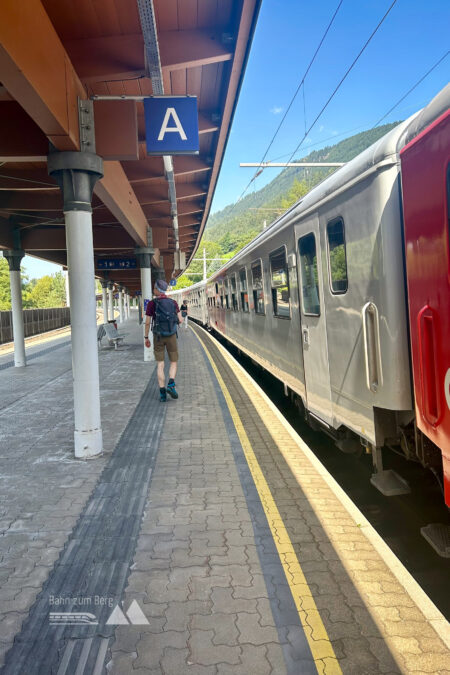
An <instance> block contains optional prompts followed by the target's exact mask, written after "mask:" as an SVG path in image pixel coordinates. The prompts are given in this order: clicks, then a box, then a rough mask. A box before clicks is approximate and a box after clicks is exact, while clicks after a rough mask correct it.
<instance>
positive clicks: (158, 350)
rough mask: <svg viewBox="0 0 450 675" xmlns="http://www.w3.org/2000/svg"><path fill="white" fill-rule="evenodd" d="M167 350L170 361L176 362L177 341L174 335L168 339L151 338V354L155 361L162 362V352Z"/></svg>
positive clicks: (160, 337)
mask: <svg viewBox="0 0 450 675" xmlns="http://www.w3.org/2000/svg"><path fill="white" fill-rule="evenodd" d="M165 349H167V353H168V355H169V360H170V361H178V340H177V336H176V333H174V335H169V337H162V336H156V335H154V336H153V353H154V354H155V361H164V350H165Z"/></svg>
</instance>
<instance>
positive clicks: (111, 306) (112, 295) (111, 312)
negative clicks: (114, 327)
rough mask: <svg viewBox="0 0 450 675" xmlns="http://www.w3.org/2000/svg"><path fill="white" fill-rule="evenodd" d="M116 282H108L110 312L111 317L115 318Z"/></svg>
mask: <svg viewBox="0 0 450 675" xmlns="http://www.w3.org/2000/svg"><path fill="white" fill-rule="evenodd" d="M113 290H114V284H113V282H112V281H109V282H108V313H109V318H110V319H114V294H113Z"/></svg>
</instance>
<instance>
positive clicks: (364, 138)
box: [177, 122, 399, 288]
mask: <svg viewBox="0 0 450 675" xmlns="http://www.w3.org/2000/svg"><path fill="white" fill-rule="evenodd" d="M397 124H399V123H398V122H394V123H393V124H385V125H384V126H382V127H377V128H376V129H370V130H369V131H363V132H362V133H360V134H356V135H355V136H350V138H346V139H345V140H343V141H341V142H340V143H337V144H336V145H331V146H327V147H326V148H322V150H315V151H314V152H311V153H310V154H309V155H307V156H306V157H303V158H302V160H298V161H304V162H326V161H328V162H348V161H349V160H351V159H353V157H356V155H358V154H359V153H360V152H362V151H363V150H365V149H366V148H368V147H369V146H370V145H372V143H375V141H377V140H378V139H379V138H381V137H382V136H384V134H386V133H387V132H388V131H390V130H391V129H393V128H394V127H395V126H397ZM267 171H270V169H267ZM333 171H335V169H333V168H330V169H315V168H311V169H302V168H290V169H284V171H282V172H281V173H280V174H279V175H278V176H277V177H276V178H274V179H273V180H272V181H271V182H270V183H268V184H267V185H265V186H264V187H263V188H261V190H258V191H257V192H252V193H250V194H248V195H247V196H246V197H244V198H243V199H242V200H241V201H240V202H239V203H237V204H229V205H228V206H226V207H225V208H224V209H222V211H218V212H216V213H214V214H213V215H212V216H210V218H209V220H208V224H207V226H206V230H205V234H204V236H203V238H202V241H201V243H200V247H199V249H198V252H197V255H196V257H195V260H194V261H193V262H192V263H191V265H190V266H189V269H188V270H187V271H186V272H185V273H184V274H183V275H181V277H179V279H178V281H177V288H185V287H187V286H190V285H191V284H193V283H195V282H197V281H200V280H201V278H202V276H203V263H202V261H201V260H200V258H201V256H202V254H203V249H205V250H206V255H207V258H208V259H209V260H208V269H207V273H208V276H209V275H210V274H212V273H213V272H214V271H215V270H217V269H219V268H220V267H221V265H222V264H223V262H224V260H225V259H229V258H232V257H233V256H234V255H235V254H236V253H238V251H240V250H241V248H242V247H243V246H245V245H246V244H248V243H249V242H250V241H251V240H252V239H254V238H255V237H256V235H257V234H259V233H260V232H261V230H262V229H263V227H264V221H266V224H267V225H270V223H271V222H273V221H274V220H275V218H277V216H278V215H280V214H281V213H283V212H284V211H286V210H287V209H288V208H289V207H290V206H292V204H294V203H295V202H296V201H297V200H298V199H300V197H302V196H303V195H305V194H306V193H307V192H308V191H309V190H311V188H312V187H314V185H316V184H317V183H319V182H320V181H321V180H323V179H324V178H325V177H326V176H327V175H328V174H329V173H332V172H333Z"/></svg>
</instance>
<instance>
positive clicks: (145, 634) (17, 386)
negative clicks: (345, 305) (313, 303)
mask: <svg viewBox="0 0 450 675" xmlns="http://www.w3.org/2000/svg"><path fill="white" fill-rule="evenodd" d="M124 332H126V334H127V337H126V343H127V344H126V347H125V348H124V349H123V350H122V351H119V352H115V351H114V350H109V349H105V350H104V351H102V352H101V353H100V367H101V386H102V418H103V430H104V437H105V448H106V450H107V453H108V452H111V451H112V450H113V448H114V447H115V446H116V444H117V442H118V439H119V437H120V435H121V433H122V431H123V430H124V428H125V426H126V424H127V422H128V420H129V418H130V417H131V415H132V413H133V411H134V410H135V408H136V406H137V404H138V403H139V402H140V401H141V403H140V409H142V401H148V404H147V403H146V404H145V405H148V406H149V414H150V410H151V413H152V415H153V414H154V413H155V411H156V412H158V411H159V410H161V415H163V416H164V426H163V430H162V433H161V436H160V439H159V443H158V448H157V454H156V459H155V460H152V462H154V463H153V464H152V473H151V482H150V486H149V488H148V492H147V494H146V497H145V495H143V497H142V501H141V504H142V509H143V513H142V510H139V509H137V510H133V514H136V515H134V516H133V518H134V520H133V522H131V521H130V523H129V526H130V527H132V528H133V531H134V530H136V531H138V532H139V535H138V538H137V544H136V548H135V550H134V548H129V549H128V550H127V551H123V552H120V551H119V552H118V553H119V555H120V556H121V557H120V560H121V561H122V560H123V562H122V563H121V565H122V567H121V569H122V568H123V570H122V572H121V574H123V575H125V576H124V578H125V577H126V575H128V576H127V581H126V587H125V591H124V594H123V596H122V600H123V603H122V606H123V609H124V611H127V610H128V609H129V607H130V606H131V604H132V602H133V601H137V603H138V604H139V607H140V608H141V609H142V611H143V613H144V615H145V617H146V623H144V624H140V625H130V624H127V625H120V626H117V627H116V628H111V627H110V628H109V629H108V631H105V630H104V628H102V626H99V629H98V630H97V631H96V629H94V632H90V633H89V634H90V635H93V636H94V639H95V640H100V642H99V643H98V645H99V649H98V653H99V654H101V655H102V660H101V663H100V666H99V669H95V667H94V666H95V664H94V662H93V661H92V659H91V660H89V659H90V658H91V657H90V656H89V657H88V661H87V665H86V668H82V667H81V666H80V669H79V670H76V673H77V675H78V673H79V674H80V675H90V674H91V673H93V672H94V670H95V674H96V675H97V672H98V673H100V672H101V673H108V674H109V675H122V674H123V675H125V674H126V675H130V674H133V675H134V674H139V673H142V674H143V675H144V674H145V675H185V674H188V675H189V674H190V675H197V674H198V675H210V674H211V675H225V674H226V675H240V674H242V675H264V674H265V673H267V675H272V674H276V675H278V674H280V675H283V674H284V673H286V675H297V674H300V673H302V675H303V674H304V673H305V674H307V673H313V672H316V667H315V665H314V663H313V662H312V658H311V654H310V651H309V647H308V643H307V641H306V637H305V630H304V629H303V627H302V625H301V622H300V618H299V614H298V611H297V609H296V607H295V604H294V602H293V597H292V592H291V588H290V586H289V584H288V581H287V579H286V576H285V573H284V571H283V568H282V564H281V560H280V554H279V553H278V552H277V549H276V546H275V542H274V537H273V536H272V534H271V532H270V529H269V526H268V523H267V519H266V516H265V515H264V511H263V508H262V504H261V501H260V497H259V495H258V493H257V491H256V488H255V484H254V482H253V480H252V478H251V474H250V472H249V468H248V465H247V463H246V461H245V459H244V455H243V451H242V446H241V445H240V441H239V437H238V435H237V433H236V429H235V427H234V425H233V423H232V420H231V416H230V414H229V411H228V408H227V406H226V405H225V400H224V398H223V394H222V393H221V390H220V388H219V386H218V382H217V380H216V379H215V377H214V375H213V371H212V368H211V366H210V364H209V362H208V360H207V359H206V357H205V354H204V351H203V349H202V347H201V345H200V343H199V342H198V340H197V338H196V337H195V335H194V333H193V331H192V330H189V331H187V332H186V333H185V332H184V331H183V332H181V334H180V338H179V343H178V344H179V349H180V367H179V373H178V376H177V389H178V391H179V394H180V398H179V399H178V400H172V399H169V400H168V402H167V403H166V404H161V403H160V402H159V400H158V390H157V388H156V386H155V392H154V394H155V395H154V399H152V398H151V396H150V398H148V390H147V393H146V397H147V398H143V399H141V395H142V393H143V391H144V389H145V388H146V386H147V384H148V381H149V376H150V374H151V373H152V372H153V369H154V364H144V363H143V361H142V328H139V327H138V326H137V325H136V323H135V322H128V323H127V324H126V325H125V327H124ZM47 346H48V345H46V347H47ZM207 346H208V349H210V351H211V353H212V355H213V358H214V360H215V362H216V364H217V366H218V368H219V371H220V373H221V375H222V377H223V379H224V382H225V384H226V386H227V388H228V389H229V391H230V394H231V396H232V398H233V401H234V403H235V405H236V407H237V408H238V410H239V413H240V415H241V418H242V420H243V421H244V422H245V430H246V433H247V435H248V438H249V440H250V443H251V445H252V449H253V451H254V453H255V455H256V458H257V460H258V463H259V465H260V467H261V469H262V471H263V474H264V477H265V479H266V481H267V484H268V487H269V489H270V491H271V493H272V495H273V497H274V499H275V502H276V504H277V507H278V509H279V513H280V516H281V518H282V522H283V524H284V527H285V528H286V529H285V530H284V529H283V528H282V527H281V525H280V523H279V522H278V521H274V522H275V538H276V539H277V540H278V541H279V542H280V543H282V544H284V543H286V532H287V534H288V535H289V539H290V541H291V542H292V546H293V549H294V552H295V555H293V554H292V553H291V552H286V553H281V559H282V561H283V562H284V563H285V564H286V569H287V575H288V576H289V575H290V581H292V582H293V583H303V582H302V581H299V580H298V579H297V578H296V575H297V567H296V563H297V561H298V562H299V563H300V565H301V568H302V571H303V574H304V575H305V577H306V580H307V583H308V585H309V589H310V592H311V596H312V598H313V599H314V602H315V607H316V608H317V610H318V612H319V613H320V617H321V619H322V621H323V624H324V626H325V629H326V631H327V633H328V637H329V639H330V641H331V644H332V646H333V649H334V652H335V654H336V657H337V658H338V660H339V665H340V667H341V670H342V672H343V673H344V674H352V675H353V674H354V675H366V674H367V675H372V674H373V675H375V674H377V673H386V674H387V675H393V674H394V673H415V675H418V674H419V673H439V674H442V675H445V674H446V673H448V674H449V675H450V668H449V663H450V654H449V650H448V649H447V648H446V646H445V644H444V643H443V642H442V640H441V639H440V638H439V636H438V635H437V633H436V632H435V630H434V628H433V627H432V626H431V625H430V624H429V623H428V622H427V621H425V620H424V617H423V614H422V613H421V612H420V610H419V609H418V608H417V607H416V605H415V604H414V602H413V601H412V600H411V598H410V596H409V595H408V594H407V593H406V591H405V590H404V588H403V586H402V585H401V584H399V583H398V582H397V580H396V578H395V577H394V576H393V574H392V572H391V571H390V570H389V568H388V566H387V565H386V563H385V562H384V561H383V560H382V559H381V557H380V556H379V555H378V553H377V552H376V551H375V550H374V548H373V546H372V544H371V543H370V542H369V541H368V540H367V539H366V537H365V536H364V533H363V532H362V531H361V529H360V528H358V526H357V523H355V522H354V521H353V519H352V517H351V516H350V515H349V514H348V512H347V511H346V509H345V508H344V507H343V506H342V504H341V503H340V502H339V501H338V500H337V498H336V497H335V495H334V494H333V493H332V492H331V490H330V489H329V487H328V485H327V484H326V483H325V481H324V480H323V478H322V477H321V476H320V475H318V474H317V471H316V469H315V467H313V466H312V464H311V463H310V462H309V461H308V460H307V459H305V457H304V456H301V453H299V450H298V446H297V445H296V443H295V442H294V441H293V439H292V438H291V436H290V435H289V433H288V432H287V430H286V429H285V428H284V427H283V425H282V424H281V423H279V421H278V420H277V419H276V418H275V417H274V415H273V413H272V412H271V410H270V409H269V408H268V406H267V404H266V403H265V402H264V400H263V399H262V398H261V397H260V396H259V395H254V394H253V393H252V400H250V398H249V396H248V393H247V392H246V391H245V390H244V389H243V388H242V384H241V383H240V381H239V379H238V378H237V377H236V373H235V372H234V370H233V368H231V367H230V365H229V364H228V362H227V361H226V360H225V359H224V357H223V355H222V354H221V352H220V351H219V349H218V348H217V347H214V346H212V345H211V343H210V342H209V341H208V342H207ZM34 349H35V350H36V351H37V350H38V346H35V347H34ZM39 364H41V368H40V369H38V368H37V366H39ZM35 366H36V369H34V368H35ZM0 367H1V359H0ZM33 369H34V370H33ZM45 372H47V375H45ZM26 377H29V378H30V379H29V382H30V391H29V392H27V391H26V387H24V382H25V381H26ZM8 378H9V379H8ZM11 383H12V384H11ZM1 393H5V399H4V400H5V405H4V407H3V409H1V410H0V423H1V424H2V430H3V428H5V429H6V431H5V434H6V435H5V437H4V439H5V440H6V441H7V443H8V446H7V447H8V451H7V452H5V453H2V455H3V454H4V455H5V456H4V457H2V456H0V470H1V471H2V476H0V480H1V481H2V485H4V487H5V492H4V498H3V501H2V502H0V525H1V524H3V528H2V530H1V533H2V535H1V536H0V600H1V603H0V659H1V658H3V656H4V654H5V653H6V652H7V651H8V649H9V647H10V646H11V644H12V641H13V640H14V639H16V641H17V640H19V641H20V639H21V637H20V635H21V634H20V629H21V626H22V623H23V621H25V620H26V619H27V617H28V615H29V610H30V607H31V606H32V605H33V602H34V600H35V598H36V596H37V594H38V593H39V591H40V590H41V588H42V585H43V584H44V583H45V582H46V579H47V577H49V575H50V574H51V570H52V567H53V564H54V562H55V561H56V560H57V559H58V558H59V556H60V554H61V550H62V549H63V547H64V546H65V544H66V542H67V540H68V538H69V537H70V536H71V533H72V532H73V530H74V526H75V524H76V522H77V520H78V517H79V515H80V513H81V512H82V510H83V508H84V507H85V506H86V505H88V509H92V510H93V511H92V512H93V513H94V512H95V510H96V509H97V508H98V507H99V504H98V502H97V501H96V500H95V499H94V500H92V498H91V493H93V490H94V489H97V490H98V485H99V483H98V479H99V476H100V474H101V472H102V471H103V469H105V470H106V471H109V470H110V469H109V468H108V467H109V463H110V457H109V455H108V454H106V455H105V456H104V457H103V458H101V459H98V460H94V461H91V462H80V461H75V460H74V459H73V457H72V455H71V446H72V434H73V428H72V421H71V409H72V399H71V397H72V390H71V373H70V348H69V347H68V346H60V347H59V348H58V349H56V350H54V351H53V352H52V351H45V353H43V354H42V355H41V356H39V357H36V358H35V359H34V360H33V365H32V366H31V365H30V366H29V370H26V371H25V370H24V371H21V372H18V373H16V372H15V369H13V368H7V369H3V371H2V370H0V394H1ZM2 400H3V399H0V401H2ZM162 406H164V407H162ZM19 411H21V412H22V416H23V418H24V420H26V422H24V423H23V424H22V425H20V426H19V427H18V428H17V429H16V428H15V427H14V424H16V418H17V414H18V412H19ZM268 420H270V423H269V422H267V421H268ZM3 422H4V423H5V424H3ZM266 422H267V423H266ZM16 427H17V424H16ZM15 430H17V433H16V434H15V433H14V432H15ZM119 446H120V444H119ZM119 446H118V447H119ZM120 447H122V452H123V450H124V446H123V442H122V446H120ZM112 458H114V455H113V456H112ZM144 469H145V467H141V468H140V470H142V471H143V470H144ZM135 470H137V471H139V465H136V466H135ZM96 486H97V487H96ZM95 494H97V493H94V495H95ZM69 549H70V551H68V552H66V554H67V555H69V553H70V555H72V553H71V552H72V551H73V555H74V556H75V560H78V562H79V563H82V556H83V548H82V538H80V539H79V540H76V541H74V542H73V546H72V545H71V546H70V547H69ZM99 550H100V549H99ZM102 555H104V554H102ZM77 556H78V558H77ZM100 562H101V561H99V563H100ZM302 602H303V609H304V611H305V612H306V621H307V622H308V621H309V615H311V616H313V613H314V612H315V611H316V610H315V608H314V606H312V605H310V604H309V603H308V598H307V597H304V598H303V601H302ZM308 613H309V614H308ZM306 630H307V631H308V632H309V634H310V636H311V637H312V639H313V640H317V642H318V644H320V643H321V641H322V642H323V641H324V638H323V635H322V634H316V630H317V624H316V623H314V622H313V621H312V620H311V622H310V625H308V626H307V627H306ZM83 635H84V634H83ZM105 635H106V637H104V636H105ZM72 642H73V644H72V645H71V644H70V641H69V643H68V644H67V645H64V646H63V647H62V650H64V648H66V651H67V650H69V652H70V649H73V659H72V661H71V663H76V662H77V659H80V658H82V653H83V650H85V651H86V650H89V649H90V646H89V641H88V640H87V639H86V638H85V639H82V640H80V639H79V640H73V641H72ZM66 651H64V654H65V653H66ZM95 653H97V652H95ZM86 654H87V651H86ZM0 663H1V661H0ZM318 667H319V668H320V669H321V670H322V672H324V673H328V672H335V671H333V670H332V663H331V662H330V661H329V659H327V658H323V659H322V661H321V662H318ZM71 668H72V669H73V666H71ZM330 669H331V670H330ZM46 672H47V671H46ZM48 672H50V671H48ZM55 672H56V671H55ZM64 672H65V673H67V672H70V673H71V672H72V671H64ZM73 672H75V670H74V671H73ZM27 675H28V673H27Z"/></svg>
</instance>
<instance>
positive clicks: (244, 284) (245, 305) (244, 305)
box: [239, 267, 248, 312]
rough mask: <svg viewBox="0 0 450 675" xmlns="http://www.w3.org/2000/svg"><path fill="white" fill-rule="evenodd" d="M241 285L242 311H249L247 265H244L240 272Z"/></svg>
mask: <svg viewBox="0 0 450 675" xmlns="http://www.w3.org/2000/svg"><path fill="white" fill-rule="evenodd" d="M239 287H240V290H241V307H242V311H243V312H248V289H247V270H246V269H245V267H243V268H242V269H241V270H240V272H239Z"/></svg>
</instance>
